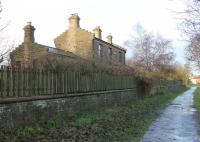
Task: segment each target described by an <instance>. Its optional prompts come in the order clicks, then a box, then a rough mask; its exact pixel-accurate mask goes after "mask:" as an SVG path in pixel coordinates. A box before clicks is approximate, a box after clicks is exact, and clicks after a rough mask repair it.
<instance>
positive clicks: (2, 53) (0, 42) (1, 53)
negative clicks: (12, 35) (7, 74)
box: [0, 1, 14, 64]
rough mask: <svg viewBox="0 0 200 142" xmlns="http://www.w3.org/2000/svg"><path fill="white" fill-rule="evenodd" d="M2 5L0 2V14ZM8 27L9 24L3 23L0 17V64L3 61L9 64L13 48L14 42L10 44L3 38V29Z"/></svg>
mask: <svg viewBox="0 0 200 142" xmlns="http://www.w3.org/2000/svg"><path fill="white" fill-rule="evenodd" d="M2 10H3V9H2V3H1V1H0V14H1V13H2ZM8 25H9V22H6V23H4V22H3V20H2V17H1V16H0V33H1V34H0V35H1V37H0V64H1V63H3V62H4V61H7V62H9V53H10V52H11V51H12V49H13V48H14V42H12V43H10V41H9V40H8V39H7V38H5V37H4V36H2V35H3V32H4V30H5V28H6V27H7V26H8Z"/></svg>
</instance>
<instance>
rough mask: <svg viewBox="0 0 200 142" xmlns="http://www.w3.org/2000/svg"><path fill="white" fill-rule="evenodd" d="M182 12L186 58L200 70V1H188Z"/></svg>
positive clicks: (181, 27)
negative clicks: (185, 38) (186, 44)
mask: <svg viewBox="0 0 200 142" xmlns="http://www.w3.org/2000/svg"><path fill="white" fill-rule="evenodd" d="M186 5H187V9H186V10H185V11H184V12H182V13H181V14H182V17H181V24H180V25H181V26H180V29H181V30H182V31H183V33H184V34H185V35H186V37H187V41H188V46H187V47H186V49H185V51H186V58H187V59H188V61H190V62H191V63H193V65H194V66H196V67H197V68H198V69H200V0H188V1H187V3H186Z"/></svg>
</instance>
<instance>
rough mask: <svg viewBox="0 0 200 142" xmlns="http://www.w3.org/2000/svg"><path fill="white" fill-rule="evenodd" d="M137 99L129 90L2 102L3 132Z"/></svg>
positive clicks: (0, 109)
mask: <svg viewBox="0 0 200 142" xmlns="http://www.w3.org/2000/svg"><path fill="white" fill-rule="evenodd" d="M136 97H137V96H136V91H135V90H134V89H126V90H115V91H105V92H93V93H80V94H72V95H70V94H69V95H60V96H48V97H35V98H21V99H10V100H9V99H7V100H4V101H2V100H1V101H0V128H1V129H8V130H9V129H12V128H14V127H16V126H23V125H26V124H33V123H37V122H39V121H42V120H46V119H48V118H51V117H54V116H56V115H62V116H63V117H67V116H71V115H74V114H75V113H78V112H84V111H88V110H92V109H95V108H97V107H104V106H107V105H109V104H112V103H118V102H127V101H131V100H134V99H136ZM2 127H3V128H2Z"/></svg>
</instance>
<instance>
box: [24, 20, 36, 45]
mask: <svg viewBox="0 0 200 142" xmlns="http://www.w3.org/2000/svg"><path fill="white" fill-rule="evenodd" d="M23 29H24V43H34V42H35V37H34V31H35V28H34V27H33V26H32V25H31V22H28V23H27V25H26V26H25V27H24V28H23Z"/></svg>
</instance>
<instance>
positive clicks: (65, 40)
mask: <svg viewBox="0 0 200 142" xmlns="http://www.w3.org/2000/svg"><path fill="white" fill-rule="evenodd" d="M101 33H102V30H101V29H100V27H99V26H98V27H96V28H95V29H94V30H93V32H89V31H86V30H84V29H82V28H81V27H80V18H79V16H78V15H77V14H72V15H71V17H70V18H69V28H68V30H66V31H65V32H63V33H62V34H61V35H60V36H58V37H57V38H55V40H54V43H55V46H56V47H57V48H60V49H62V50H64V51H70V52H72V53H74V54H76V55H78V56H80V57H82V58H84V59H89V60H94V61H95V62H101V63H105V64H114V65H123V64H125V54H126V50H125V49H124V48H122V47H120V46H118V45H116V44H114V43H113V42H112V35H108V36H107V41H104V40H102V36H101Z"/></svg>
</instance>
